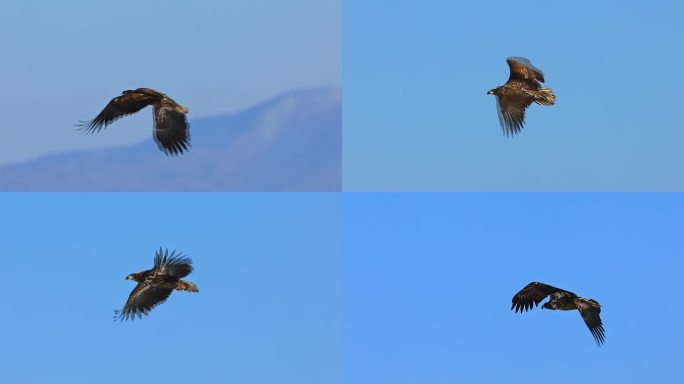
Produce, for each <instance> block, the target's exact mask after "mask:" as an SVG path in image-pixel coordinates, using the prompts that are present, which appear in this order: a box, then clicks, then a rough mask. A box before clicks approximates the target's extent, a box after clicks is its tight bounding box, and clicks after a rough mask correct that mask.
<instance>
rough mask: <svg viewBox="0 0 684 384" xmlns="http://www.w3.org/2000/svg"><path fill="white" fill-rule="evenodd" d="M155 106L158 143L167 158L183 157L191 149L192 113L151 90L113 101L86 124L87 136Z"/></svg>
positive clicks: (134, 91)
mask: <svg viewBox="0 0 684 384" xmlns="http://www.w3.org/2000/svg"><path fill="white" fill-rule="evenodd" d="M148 105H151V106H152V107H153V110H154V140H155V142H156V143H157V146H158V147H159V149H160V150H161V151H162V152H164V153H165V154H167V155H179V154H182V153H183V152H184V151H187V150H188V148H189V147H190V132H189V125H188V122H187V118H186V114H187V113H188V112H189V110H188V109H187V108H186V107H184V106H182V105H180V104H178V103H176V102H175V101H174V100H173V99H172V98H170V97H168V96H166V95H165V94H163V93H161V92H158V91H155V90H154V89H151V88H138V89H135V90H126V91H123V92H122V93H121V95H120V96H117V97H115V98H113V99H112V100H111V101H110V102H109V103H108V104H107V106H105V108H104V109H103V110H102V112H100V113H99V114H98V115H97V116H96V117H95V118H94V119H93V120H91V121H88V122H83V123H82V124H81V125H82V126H83V130H84V131H85V132H86V133H94V132H100V131H101V130H102V129H105V128H107V126H109V125H110V124H112V123H113V122H114V121H115V120H118V119H120V118H122V117H124V116H126V115H130V114H133V113H136V112H138V111H140V110H141V109H143V108H145V107H147V106H148Z"/></svg>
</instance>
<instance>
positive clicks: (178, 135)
mask: <svg viewBox="0 0 684 384" xmlns="http://www.w3.org/2000/svg"><path fill="white" fill-rule="evenodd" d="M154 141H155V142H156V143H157V145H158V146H159V149H160V150H161V151H163V152H164V153H165V154H167V155H174V156H175V155H179V154H182V153H183V151H187V150H188V147H190V132H189V130H188V121H187V120H186V117H185V113H182V112H180V111H179V110H178V108H176V106H175V105H173V104H171V103H161V104H160V105H155V109H154Z"/></svg>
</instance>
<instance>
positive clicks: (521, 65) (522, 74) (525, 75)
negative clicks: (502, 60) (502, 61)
mask: <svg viewBox="0 0 684 384" xmlns="http://www.w3.org/2000/svg"><path fill="white" fill-rule="evenodd" d="M506 62H507V63H508V67H509V68H510V69H511V76H510V77H509V78H508V81H511V80H539V81H541V82H542V83H543V82H544V74H543V73H542V71H541V70H540V69H539V68H537V67H535V66H534V65H532V63H530V61H529V60H527V59H525V58H523V57H509V58H508V59H506Z"/></svg>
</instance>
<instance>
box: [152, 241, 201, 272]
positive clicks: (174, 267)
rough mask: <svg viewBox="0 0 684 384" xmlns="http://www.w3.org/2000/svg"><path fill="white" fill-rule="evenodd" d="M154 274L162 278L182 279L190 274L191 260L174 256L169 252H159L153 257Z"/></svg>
mask: <svg viewBox="0 0 684 384" xmlns="http://www.w3.org/2000/svg"><path fill="white" fill-rule="evenodd" d="M153 271H154V274H156V275H162V276H171V277H174V278H178V279H180V278H183V277H185V276H187V275H189V274H190V273H191V272H192V259H190V258H188V257H185V256H183V255H182V254H180V253H178V254H176V251H173V252H171V253H170V254H169V250H168V249H166V250H162V249H161V248H159V250H158V251H157V252H156V253H155V255H154V268H153Z"/></svg>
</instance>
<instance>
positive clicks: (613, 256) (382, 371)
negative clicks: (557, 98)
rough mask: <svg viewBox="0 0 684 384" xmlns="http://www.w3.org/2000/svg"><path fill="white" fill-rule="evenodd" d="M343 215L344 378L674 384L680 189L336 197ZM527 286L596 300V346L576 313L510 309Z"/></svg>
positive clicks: (680, 376)
mask: <svg viewBox="0 0 684 384" xmlns="http://www.w3.org/2000/svg"><path fill="white" fill-rule="evenodd" d="M343 209H344V210H343V212H344V213H343V233H344V238H343V247H344V261H343V273H344V292H343V303H344V309H343V324H344V325H343V329H344V342H343V343H344V356H345V361H344V366H345V368H344V372H345V382H348V383H356V384H365V383H368V384H376V383H392V384H409V383H410V384H416V383H430V384H446V383H449V384H452V383H522V382H526V383H527V382H531V383H537V382H539V383H541V382H553V383H557V384H560V383H578V382H582V383H605V382H616V383H646V382H658V383H681V382H684V368H682V364H681V363H682V361H683V360H684V351H683V350H682V342H684V331H682V322H683V321H684V310H683V309H682V306H681V304H680V302H679V296H680V295H679V291H680V290H681V287H680V284H681V271H682V268H683V267H684V264H683V263H682V254H684V243H682V228H684V217H683V216H682V212H683V210H684V197H683V196H680V195H672V194H346V195H345V196H344V208H343ZM535 280H537V281H542V282H546V283H549V284H552V285H555V286H557V287H559V288H564V289H567V290H571V291H573V292H575V293H577V294H579V295H581V296H584V297H590V298H594V299H596V300H598V301H599V302H600V303H601V304H602V306H603V308H602V314H601V317H602V319H603V322H604V325H605V329H606V336H607V340H606V344H605V346H603V347H601V348H599V347H597V346H596V344H595V343H594V340H593V338H592V336H591V334H590V333H589V330H588V329H587V328H586V326H585V325H584V323H583V322H582V319H581V317H580V315H579V314H578V313H577V312H560V311H546V310H544V311H542V310H540V309H535V310H533V311H532V312H527V313H525V314H522V315H520V314H515V313H513V312H512V311H510V306H511V298H512V297H513V295H514V294H515V293H516V292H517V291H518V290H519V289H520V288H522V287H523V286H525V285H526V284H527V283H529V282H531V281H535ZM559 375H560V376H559Z"/></svg>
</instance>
